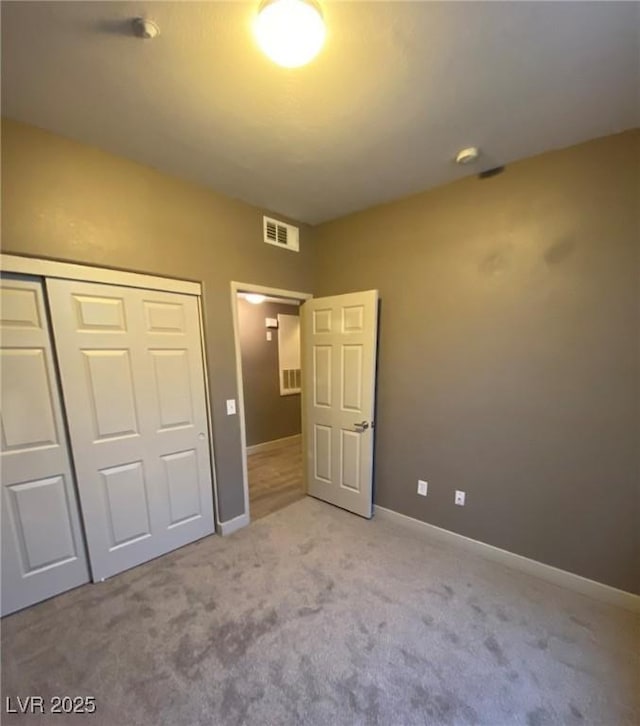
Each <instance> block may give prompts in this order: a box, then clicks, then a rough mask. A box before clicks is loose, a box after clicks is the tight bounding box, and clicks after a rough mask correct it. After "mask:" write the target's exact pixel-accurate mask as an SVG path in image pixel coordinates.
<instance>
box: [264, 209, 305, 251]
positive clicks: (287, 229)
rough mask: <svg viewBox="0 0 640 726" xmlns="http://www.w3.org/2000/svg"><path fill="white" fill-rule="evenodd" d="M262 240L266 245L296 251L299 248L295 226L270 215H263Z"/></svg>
mask: <svg viewBox="0 0 640 726" xmlns="http://www.w3.org/2000/svg"><path fill="white" fill-rule="evenodd" d="M262 221H263V231H264V241H265V242H266V243H267V244H268V245H275V246H276V247H282V249H285V250H291V251H292V252H298V250H299V249H300V236H299V230H298V228H297V227H294V226H293V225H292V224H286V223H285V222H280V221H278V220H277V219H272V218H271V217H263V218H262Z"/></svg>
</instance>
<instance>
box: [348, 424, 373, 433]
mask: <svg viewBox="0 0 640 726" xmlns="http://www.w3.org/2000/svg"><path fill="white" fill-rule="evenodd" d="M368 428H369V423H368V422H367V421H360V423H356V424H353V428H352V429H351V430H352V431H355V432H356V433H357V434H363V433H364V432H365V431H366V430H367V429H368Z"/></svg>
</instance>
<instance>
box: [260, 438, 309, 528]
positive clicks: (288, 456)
mask: <svg viewBox="0 0 640 726" xmlns="http://www.w3.org/2000/svg"><path fill="white" fill-rule="evenodd" d="M247 468H248V470H249V501H250V504H251V519H252V520H256V519H260V518H261V517H266V516H267V514H271V513H272V512H276V511H278V510H279V509H284V507H288V506H289V505H290V504H293V503H294V502H297V501H298V500H299V499H303V498H304V496H305V493H304V490H303V482H302V443H301V441H300V437H299V436H298V437H295V438H291V439H284V440H283V441H282V443H280V444H277V445H276V446H274V447H272V448H271V447H270V448H269V449H268V450H266V451H258V452H255V453H252V454H249V455H248V456H247Z"/></svg>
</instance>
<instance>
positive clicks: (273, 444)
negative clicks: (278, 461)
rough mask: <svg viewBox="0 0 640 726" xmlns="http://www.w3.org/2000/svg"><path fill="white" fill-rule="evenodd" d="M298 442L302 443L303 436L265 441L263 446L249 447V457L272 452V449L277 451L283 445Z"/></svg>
mask: <svg viewBox="0 0 640 726" xmlns="http://www.w3.org/2000/svg"><path fill="white" fill-rule="evenodd" d="M296 440H298V441H300V442H301V441H302V434H294V435H293V436H285V437H284V438H282V439H273V441H264V442H263V443H261V444H254V445H253V446H247V455H249V454H257V453H258V452H259V451H270V450H271V449H277V448H278V447H280V446H282V445H283V444H293V443H294V442H295V441H296Z"/></svg>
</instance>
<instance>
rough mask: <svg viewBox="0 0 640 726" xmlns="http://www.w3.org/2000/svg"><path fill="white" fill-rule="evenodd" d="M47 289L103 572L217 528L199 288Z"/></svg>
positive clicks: (84, 497)
mask: <svg viewBox="0 0 640 726" xmlns="http://www.w3.org/2000/svg"><path fill="white" fill-rule="evenodd" d="M47 291H48V297H49V304H50V308H51V316H52V321H53V327H54V331H55V340H56V347H57V350H58V358H59V363H60V374H61V379H62V389H63V395H64V399H65V403H66V407H67V416H68V421H69V430H70V436H71V443H72V450H73V458H74V463H75V467H76V473H77V477H78V490H79V493H80V501H81V504H82V510H83V513H84V521H85V530H86V536H87V543H88V548H89V556H90V561H91V569H92V572H93V579H94V580H99V579H103V578H105V577H109V576H110V575H113V574H115V573H117V572H120V571H122V570H125V569H127V568H129V567H133V566H135V565H138V564H140V563H141V562H145V561H146V560H149V559H151V558H153V557H157V556H158V555H161V554H164V553H165V552H168V551H169V550H172V549H175V548H176V547H180V546H182V545H184V544H186V543H187V542H191V541H193V540H196V539H199V538H200V537H204V536H205V535H208V534H211V533H212V532H213V530H214V523H213V501H212V498H213V493H212V486H211V463H210V450H209V431H208V425H207V415H206V404H205V387H204V368H203V359H202V346H201V337H200V324H199V311H198V304H197V298H195V297H193V296H190V295H182V294H177V293H165V292H157V291H152V290H142V289H138V288H130V287H119V286H115V285H102V284H94V283H87V282H77V281H73V280H48V281H47Z"/></svg>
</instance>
